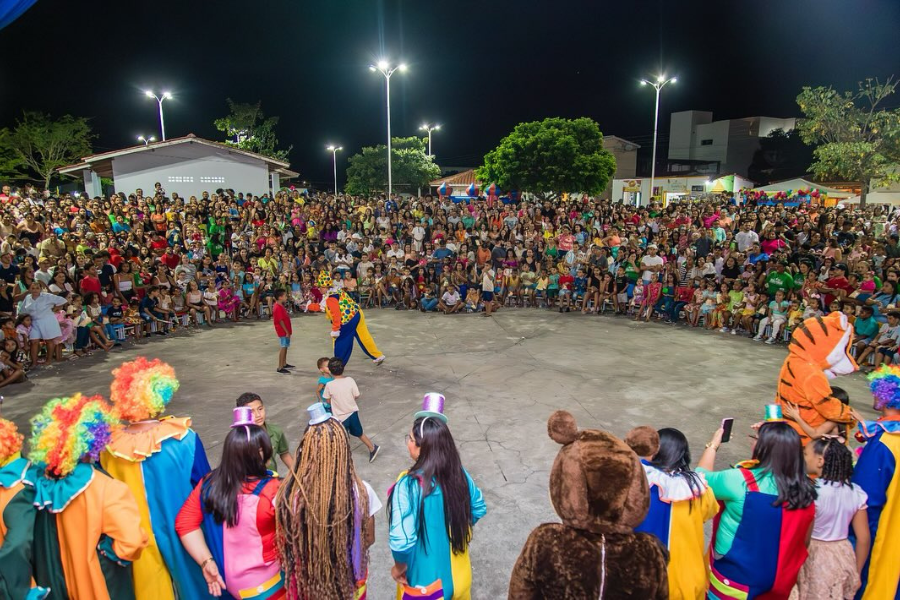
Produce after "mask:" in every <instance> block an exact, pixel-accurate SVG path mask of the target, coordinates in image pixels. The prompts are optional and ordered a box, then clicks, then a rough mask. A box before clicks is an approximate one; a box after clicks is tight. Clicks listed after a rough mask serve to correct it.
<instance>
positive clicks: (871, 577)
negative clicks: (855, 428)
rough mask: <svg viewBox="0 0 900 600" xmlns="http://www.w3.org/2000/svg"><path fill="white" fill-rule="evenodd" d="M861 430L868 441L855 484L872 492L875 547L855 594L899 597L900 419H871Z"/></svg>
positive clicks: (866, 598) (883, 599)
mask: <svg viewBox="0 0 900 600" xmlns="http://www.w3.org/2000/svg"><path fill="white" fill-rule="evenodd" d="M859 431H860V433H861V434H862V436H863V437H865V438H866V439H867V442H866V445H865V446H864V447H863V451H862V454H861V455H860V457H859V462H857V463H856V468H855V469H854V472H853V483H855V484H857V485H859V486H860V487H861V488H862V489H863V491H865V492H866V494H868V495H869V509H868V515H869V531H870V533H871V536H872V549H871V550H870V552H869V559H868V561H867V562H866V564H865V566H864V567H863V571H862V574H861V578H862V587H860V589H859V592H857V595H856V597H857V598H858V599H861V600H888V599H889V598H895V599H900V584H898V582H900V560H898V556H900V473H898V472H897V467H898V464H900V421H898V420H879V421H868V422H864V423H860V424H859ZM852 537H853V536H852V535H851V539H852Z"/></svg>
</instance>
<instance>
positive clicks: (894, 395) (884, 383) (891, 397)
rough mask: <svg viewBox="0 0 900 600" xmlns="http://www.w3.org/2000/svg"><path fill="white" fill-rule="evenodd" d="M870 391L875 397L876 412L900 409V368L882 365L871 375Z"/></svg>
mask: <svg viewBox="0 0 900 600" xmlns="http://www.w3.org/2000/svg"><path fill="white" fill-rule="evenodd" d="M869 389H870V390H872V395H873V396H875V410H883V409H885V408H894V409H900V366H897V365H882V366H881V367H879V368H878V369H876V370H875V371H873V372H872V373H870V374H869Z"/></svg>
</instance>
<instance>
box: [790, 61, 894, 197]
mask: <svg viewBox="0 0 900 600" xmlns="http://www.w3.org/2000/svg"><path fill="white" fill-rule="evenodd" d="M898 83H900V81H898V80H895V79H893V78H892V77H889V78H888V80H887V81H886V82H884V83H881V82H879V81H878V80H877V79H867V80H865V81H862V82H860V83H859V88H858V89H857V91H855V92H849V91H848V92H844V93H840V92H837V91H835V90H833V89H832V88H830V87H815V88H811V87H804V88H803V91H802V92H800V95H798V96H797V104H798V105H799V106H800V110H802V111H803V114H804V115H805V118H804V119H803V120H802V121H801V122H800V126H799V128H800V135H801V136H802V137H803V141H804V142H806V143H807V144H818V147H817V148H816V149H815V150H814V151H813V156H814V157H815V162H813V164H812V165H811V169H812V170H813V172H814V173H815V174H816V176H818V177H821V178H826V177H838V178H842V179H848V180H850V181H859V182H860V184H861V185H862V192H861V194H860V204H861V205H864V204H865V201H866V194H867V193H868V192H869V191H870V190H871V188H872V185H873V182H874V181H875V180H880V182H882V183H885V182H888V181H894V180H897V178H898V175H900V173H898V170H897V164H898V163H900V108H897V109H893V110H889V109H886V108H884V107H883V103H884V101H885V100H886V99H887V98H888V97H889V96H890V95H892V94H893V93H894V92H895V91H896V89H897V84H898Z"/></svg>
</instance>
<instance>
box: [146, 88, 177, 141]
mask: <svg viewBox="0 0 900 600" xmlns="http://www.w3.org/2000/svg"><path fill="white" fill-rule="evenodd" d="M144 95H145V96H147V97H148V98H155V99H156V102H157V103H158V104H159V135H160V137H161V138H162V141H166V121H165V119H164V118H163V107H162V105H163V101H164V100H171V99H172V94H171V93H169V92H163V94H162V96H157V95H156V94H154V93H153V91H152V90H145V91H144Z"/></svg>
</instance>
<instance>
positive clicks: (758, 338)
mask: <svg viewBox="0 0 900 600" xmlns="http://www.w3.org/2000/svg"><path fill="white" fill-rule="evenodd" d="M762 340H763V339H762V337H761V336H756V337H755V338H753V341H754V342H761V341H762Z"/></svg>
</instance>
